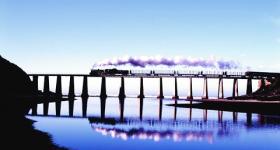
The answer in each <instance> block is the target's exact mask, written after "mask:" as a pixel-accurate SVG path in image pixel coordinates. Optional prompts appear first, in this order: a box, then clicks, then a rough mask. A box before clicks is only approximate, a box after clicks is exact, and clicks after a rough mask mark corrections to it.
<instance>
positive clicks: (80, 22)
mask: <svg viewBox="0 0 280 150" xmlns="http://www.w3.org/2000/svg"><path fill="white" fill-rule="evenodd" d="M0 55H2V56H3V57H5V58H7V59H9V60H11V61H13V62H15V63H16V64H18V65H19V66H21V67H22V68H23V69H24V70H26V71H27V72H29V73H31V72H32V73H37V72H46V73H53V72H66V73H88V72H89V70H90V69H91V67H92V65H93V64H94V63H95V62H96V61H99V60H103V59H105V58H112V57H118V56H124V55H129V56H153V55H162V56H184V57H185V56H186V57H188V56H191V57H203V58H208V57H211V56H214V57H218V58H223V59H231V60H236V61H239V62H240V63H242V64H243V65H247V66H251V67H252V68H253V69H254V70H259V71H264V70H267V71H279V72H280V1H279V0H0Z"/></svg>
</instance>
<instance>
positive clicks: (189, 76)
mask: <svg viewBox="0 0 280 150" xmlns="http://www.w3.org/2000/svg"><path fill="white" fill-rule="evenodd" d="M28 75H29V76H65V77H70V76H75V77H110V78H120V77H126V78H141V77H142V78H160V77H163V78H175V77H176V78H224V79H264V78H266V77H261V76H254V77H251V76H246V75H220V74H203V75H197V74H184V75H152V74H137V75H130V74H128V75H103V76H93V75H89V74H28Z"/></svg>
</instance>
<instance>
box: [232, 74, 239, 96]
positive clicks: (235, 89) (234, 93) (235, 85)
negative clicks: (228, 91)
mask: <svg viewBox="0 0 280 150" xmlns="http://www.w3.org/2000/svg"><path fill="white" fill-rule="evenodd" d="M236 96H238V79H237V78H234V79H233V89H232V97H233V98H235V97H236Z"/></svg>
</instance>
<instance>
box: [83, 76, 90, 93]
mask: <svg viewBox="0 0 280 150" xmlns="http://www.w3.org/2000/svg"><path fill="white" fill-rule="evenodd" d="M81 96H82V97H83V98H87V97H88V96H89V95H88V79H87V76H84V79H83V90H82V95H81Z"/></svg>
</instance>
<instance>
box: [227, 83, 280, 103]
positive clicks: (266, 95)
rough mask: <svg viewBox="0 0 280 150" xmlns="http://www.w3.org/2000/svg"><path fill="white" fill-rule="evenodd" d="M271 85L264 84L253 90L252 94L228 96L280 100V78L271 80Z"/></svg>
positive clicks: (240, 98)
mask: <svg viewBox="0 0 280 150" xmlns="http://www.w3.org/2000/svg"><path fill="white" fill-rule="evenodd" d="M269 82H270V83H271V84H270V85H265V84H262V85H261V86H260V88H259V89H258V90H256V91H255V92H253V93H252V94H248V95H242V96H238V97H235V98H233V97H228V98H227V99H237V100H245V99H256V100H264V101H269V100H272V101H275V100H277V101H280V78H276V79H271V80H269Z"/></svg>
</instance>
